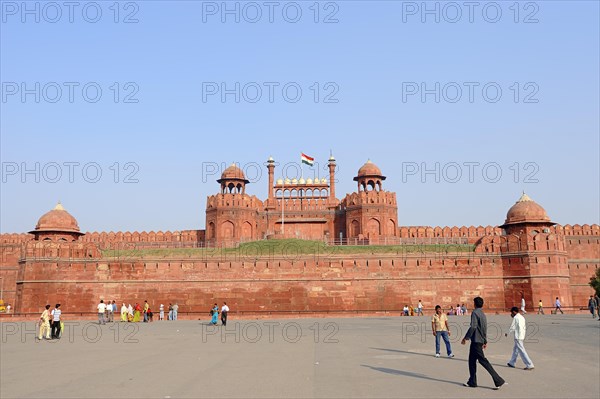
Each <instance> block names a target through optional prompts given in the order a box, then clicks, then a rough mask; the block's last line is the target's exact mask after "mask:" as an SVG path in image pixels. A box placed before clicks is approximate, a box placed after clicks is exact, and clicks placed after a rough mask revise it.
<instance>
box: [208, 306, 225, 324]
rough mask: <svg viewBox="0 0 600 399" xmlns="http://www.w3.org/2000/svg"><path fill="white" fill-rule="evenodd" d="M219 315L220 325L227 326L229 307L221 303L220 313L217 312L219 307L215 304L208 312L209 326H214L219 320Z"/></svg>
mask: <svg viewBox="0 0 600 399" xmlns="http://www.w3.org/2000/svg"><path fill="white" fill-rule="evenodd" d="M219 313H220V314H221V323H222V324H223V325H224V326H226V325H227V314H228V313H229V306H227V302H223V306H221V311H220V312H219V305H217V304H216V303H215V304H214V306H213V307H212V309H211V310H210V313H209V314H210V324H212V325H214V326H216V325H217V323H218V320H219Z"/></svg>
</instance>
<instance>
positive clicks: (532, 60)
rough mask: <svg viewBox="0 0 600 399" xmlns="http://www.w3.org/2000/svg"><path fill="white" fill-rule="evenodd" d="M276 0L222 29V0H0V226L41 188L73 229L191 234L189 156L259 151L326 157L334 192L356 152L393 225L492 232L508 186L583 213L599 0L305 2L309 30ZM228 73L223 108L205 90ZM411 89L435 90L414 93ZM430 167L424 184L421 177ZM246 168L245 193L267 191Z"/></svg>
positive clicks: (200, 191)
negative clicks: (387, 196)
mask: <svg viewBox="0 0 600 399" xmlns="http://www.w3.org/2000/svg"><path fill="white" fill-rule="evenodd" d="M276 3H277V4H276V5H275V6H274V8H273V15H272V18H273V20H272V22H270V21H269V18H270V16H269V11H270V10H269V8H268V6H265V5H264V2H262V1H259V2H257V3H253V4H250V5H248V2H239V3H237V4H238V7H239V10H240V15H239V18H240V22H239V23H236V21H235V15H229V14H224V15H221V14H222V13H221V11H222V10H221V9H220V8H221V4H222V2H220V1H219V2H200V1H137V2H120V5H119V6H120V7H119V11H120V12H119V14H118V15H116V14H115V10H116V8H115V7H114V1H112V0H111V1H107V2H104V1H99V2H97V4H99V6H100V10H101V12H102V15H101V16H100V17H99V18H98V17H96V11H97V10H96V7H95V5H93V4H92V5H90V4H89V2H79V3H78V5H77V6H76V7H75V8H74V9H73V10H69V8H67V7H66V6H61V9H60V10H57V9H52V8H48V7H46V8H44V4H45V3H37V4H38V6H37V7H39V13H38V15H36V12H37V11H35V10H36V9H35V7H36V2H27V4H28V7H29V9H30V10H34V12H33V14H28V13H27V11H26V10H23V9H22V2H21V1H18V2H7V1H2V2H1V6H2V22H1V39H0V46H1V61H0V67H1V76H0V77H1V81H2V93H1V94H2V99H1V100H2V102H1V103H0V105H1V118H0V119H1V121H0V127H1V152H0V154H1V157H2V179H3V181H2V190H1V194H0V198H1V213H0V231H1V232H2V233H7V232H25V231H29V230H31V229H33V228H34V227H35V224H36V222H37V219H38V218H39V217H40V216H41V215H42V214H43V213H45V212H47V211H48V210H50V209H52V208H53V207H54V205H55V204H56V202H57V201H58V200H60V201H62V203H63V205H64V207H65V208H66V209H67V210H68V211H69V212H70V213H71V214H73V215H74V216H75V217H76V218H77V219H78V221H79V225H80V227H81V229H82V230H83V231H111V230H113V231H118V230H123V231H124V230H130V231H133V230H139V231H142V230H146V231H150V230H155V231H158V230H182V229H200V228H204V225H205V213H204V211H205V207H206V197H207V196H208V195H211V194H214V193H216V192H218V190H219V186H218V184H217V183H216V182H215V180H216V179H217V178H218V177H217V176H214V175H212V176H203V168H204V169H205V170H206V168H211V167H212V165H213V164H218V165H221V164H223V165H225V166H227V165H228V164H230V163H231V162H234V161H235V162H238V163H240V164H241V165H242V166H247V170H249V171H254V169H253V165H254V164H255V163H258V164H260V165H262V164H263V163H264V162H265V161H266V160H267V158H268V157H269V156H270V155H272V156H273V157H274V158H275V159H276V161H278V162H282V163H287V162H295V163H298V162H299V161H300V152H305V153H306V154H308V155H310V156H313V157H315V158H316V161H317V162H318V163H319V164H320V166H321V167H323V166H324V164H325V163H326V161H327V158H328V156H329V151H330V150H332V151H333V154H334V156H335V157H336V159H337V161H338V165H339V171H338V175H337V177H338V180H339V182H338V184H337V196H338V198H340V199H342V198H343V196H344V195H345V194H346V193H350V192H352V191H354V190H355V189H356V186H355V182H353V181H352V178H353V177H354V176H355V175H356V172H357V170H358V168H359V167H360V166H361V165H362V164H363V163H364V162H365V161H366V160H367V159H369V158H370V159H371V160H373V162H375V163H376V164H377V165H379V166H380V168H381V169H382V170H383V173H384V174H385V175H386V176H387V177H388V179H387V180H386V182H385V185H384V187H385V188H386V189H387V190H391V191H395V192H396V193H397V198H398V218H399V224H400V225H441V226H446V225H449V226H453V225H459V226H461V225H467V226H468V225H497V224H501V223H503V222H504V218H505V216H506V211H507V210H508V209H509V208H510V206H512V205H513V204H514V202H515V201H516V200H517V199H518V198H519V196H520V194H521V192H522V191H523V190H525V191H526V192H527V194H528V195H529V196H530V197H532V198H533V199H534V200H536V201H537V202H539V203H540V204H541V205H542V206H543V207H544V208H545V209H546V210H547V211H548V213H549V215H550V217H551V218H552V219H553V220H554V221H556V222H558V223H561V224H567V223H571V224H575V223H580V224H583V223H589V224H591V223H598V222H599V219H600V213H599V212H600V211H599V207H600V205H599V204H600V198H599V192H600V187H599V181H600V176H599V170H600V138H599V136H600V133H599V132H600V126H599V109H600V104H599V91H600V90H599V89H600V87H599V72H598V71H599V65H600V63H599V48H600V44H599V37H600V32H599V5H598V2H597V1H538V2H520V3H519V4H518V7H517V8H518V11H519V13H518V15H516V10H517V8H515V7H514V1H509V2H502V1H501V2H497V3H494V4H498V5H499V6H500V11H501V13H502V14H501V16H500V17H499V18H498V17H497V14H496V12H497V9H496V7H495V5H494V4H490V3H489V2H480V3H478V6H477V7H476V8H475V9H474V10H469V9H468V8H467V7H465V6H462V4H463V2H458V3H454V4H458V5H460V7H461V9H459V10H457V9H456V7H454V8H452V7H451V6H448V5H447V2H438V3H436V2H428V3H427V4H428V7H429V8H430V9H434V8H435V7H436V6H437V7H439V10H440V14H439V22H436V21H435V17H436V16H435V15H432V14H425V13H423V10H422V9H421V4H422V2H420V1H419V2H400V1H398V2H394V1H338V2H320V3H319V4H318V8H319V11H320V12H319V15H318V17H317V19H318V21H319V22H318V23H315V22H314V19H315V9H316V8H315V6H314V1H308V2H302V1H300V2H296V3H293V4H291V3H290V2H276ZM58 4H59V5H62V4H63V2H58ZM256 4H258V5H259V7H260V12H261V13H262V15H261V17H260V18H258V17H257V13H256V12H257V8H256V7H255V5H256ZM228 7H230V8H231V9H234V8H235V7H236V3H235V2H229V3H228ZM415 7H416V8H415ZM217 8H218V9H217ZM284 8H285V11H284ZM298 8H299V9H300V10H301V12H302V15H301V17H300V18H299V20H298V22H296V23H292V22H291V21H293V20H294V19H298V18H297V17H296V15H297V14H296V12H297V9H298ZM484 8H485V12H484ZM84 9H85V12H84ZM57 11H58V12H60V13H61V14H60V15H59V14H57ZM70 11H72V19H73V22H70V21H69V18H71V16H70V15H69V13H70ZM457 11H460V13H461V16H460V17H458V16H457V15H458V14H457V13H456V12H457ZM470 11H473V13H472V16H470V15H469V12H470ZM36 17H39V22H36V20H35V18H36ZM222 17H224V18H225V22H222V20H221V18H222ZM115 18H117V21H118V23H115V22H114V19H115ZM422 18H424V19H425V22H422ZM470 18H472V21H470ZM515 18H516V19H517V21H518V22H517V23H515ZM94 19H99V20H98V22H96V23H92V22H90V21H93V20H94ZM255 19H256V20H257V21H256V22H255V23H252V20H255ZM23 20H24V21H25V22H23ZM124 20H128V21H130V22H131V21H133V20H137V23H124V22H125V21H124ZM324 20H328V21H329V22H334V21H335V20H337V22H336V23H335V22H334V23H324ZM494 20H497V22H495V23H494V22H493V21H494ZM535 20H537V22H535ZM53 21H56V22H53ZM453 21H455V22H454V23H453ZM526 21H527V22H534V23H525V22H526ZM36 82H39V90H38V89H36ZM52 82H55V83H52ZM69 82H73V83H69ZM91 82H93V83H91ZM115 82H117V86H118V87H119V98H118V101H117V102H115V98H114V96H115V94H116V87H117V86H113V85H114V83H115ZM211 82H214V83H216V85H214V84H213V83H211ZM236 82H239V83H240V102H239V103H236V102H235V95H234V94H228V95H226V96H225V102H222V100H221V96H220V93H217V94H215V95H211V94H209V92H208V91H207V90H209V89H214V88H215V87H217V88H218V89H219V90H220V85H221V83H224V84H225V85H226V87H227V88H228V89H234V88H235V83H236ZM252 82H256V83H252ZM265 82H267V84H266V85H265ZM268 82H274V83H272V84H271V83H268ZM290 82H295V83H293V84H291V85H288V89H289V90H288V91H287V93H286V95H287V97H285V96H284V94H282V87H283V86H284V85H286V84H288V83H290ZM315 82H317V86H318V87H319V93H318V97H317V102H315V94H316V90H315V87H316V86H313V85H314V83H315ZM436 82H439V84H440V86H439V87H440V89H439V94H440V101H439V102H436V101H435V93H433V92H435V85H436ZM453 82H454V83H453ZM465 82H466V84H465ZM469 82H473V83H469ZM515 82H516V86H515ZM128 83H130V84H129V85H127V84H128ZM421 83H424V85H425V88H426V89H431V90H433V92H432V93H433V94H427V95H426V96H425V98H424V101H423V99H422V98H421V95H420V94H421V93H420V90H421ZM86 84H87V90H88V91H87V93H86V94H85V95H84V94H82V87H83V86H85V85H86ZM269 84H271V85H272V87H273V88H274V97H273V101H272V102H270V101H269V89H268V85H269ZM486 84H487V89H488V91H487V93H486V95H484V94H482V87H483V86H484V85H486ZM69 85H70V87H72V88H73V98H72V99H70V98H69ZM469 85H471V87H473V90H474V92H473V99H472V100H473V101H472V102H471V101H470V99H469ZM57 86H58V87H60V88H61V90H62V92H61V96H60V97H58V94H57V93H58V92H57ZM256 86H260V87H262V97H261V98H260V99H258V101H257V102H254V103H253V102H251V101H253V100H254V99H255V98H256ZM97 87H99V88H100V89H101V90H102V95H101V97H99V100H98V101H97V102H91V101H93V100H94V98H95V96H96V94H95V90H96V88H97ZM244 87H245V89H244ZM297 87H300V89H302V96H301V97H300V99H299V100H298V101H297V102H295V103H293V102H291V100H292V99H293V98H294V96H295V90H296V88H297ZM457 87H459V88H461V90H462V97H460V98H458V100H457V101H456V102H452V101H454V100H456V99H457V91H456V88H457ZM497 87H499V88H500V89H501V90H502V96H501V97H500V98H499V100H498V101H497V102H492V101H493V100H494V97H495V90H496V88H497ZM415 88H416V89H417V90H419V92H418V93H416V94H411V93H412V92H411V91H410V90H413V91H414V90H415ZM517 88H518V97H517V98H516V102H515V96H516V95H517ZM22 89H25V90H30V92H29V94H27V93H26V94H24V95H23V93H22ZM36 95H39V97H40V98H39V102H36ZM126 95H129V98H128V100H137V103H135V102H126V101H125V96H126ZM203 97H204V98H203ZM71 100H72V101H71ZM330 100H337V102H330ZM52 101H56V102H52ZM534 101H536V102H534ZM436 162H437V163H439V165H440V166H439V173H438V175H439V182H436V173H435V172H434V173H432V174H427V175H422V173H421V172H422V167H423V166H424V167H425V168H428V169H434V168H435V164H436ZM36 163H38V164H39V169H38V170H37V171H36ZM75 163H78V165H77V164H75ZM115 163H118V168H117V167H116V165H115ZM470 163H479V165H476V164H470ZM126 164H127V167H126ZM57 165H58V166H59V167H60V173H61V175H60V176H58V175H57V174H56V172H57V168H56V166H57ZM69 165H73V166H72V168H73V169H72V170H73V172H74V173H73V176H72V178H71V179H70V178H69ZM84 165H87V169H86V172H87V174H85V175H83V170H82V169H83V166H84ZM203 165H204V166H203ZM457 165H458V166H460V168H461V173H462V176H457V175H456V172H457V168H456V166H457ZM468 165H473V166H472V170H473V171H474V174H473V176H472V179H470V178H469V166H468ZM484 165H487V169H486V172H487V173H486V174H485V175H484V173H483V166H484ZM415 166H416V167H418V169H419V170H418V171H415ZM23 167H25V168H27V169H31V170H33V172H31V173H29V174H23ZM98 168H99V169H100V170H101V171H102V176H101V177H100V178H99V179H98V178H97V177H96V170H97V169H98ZM115 169H118V170H120V173H119V175H118V176H116V175H115ZM498 169H499V170H500V171H501V173H502V176H501V177H500V178H499V179H498V178H497V177H496V173H497V170H498ZM517 170H518V171H519V173H518V175H516V174H515V172H516V171H517ZM288 171H289V172H290V173H293V171H294V169H293V168H289V169H288ZM262 172H263V173H262V176H260V177H259V178H258V179H254V180H257V181H256V182H254V183H253V184H251V185H250V186H249V187H248V189H247V191H248V192H249V193H250V194H255V195H257V196H258V197H259V198H261V199H264V198H265V197H266V195H267V194H266V193H267V175H266V169H263V171H262ZM252 173H253V174H255V173H254V172H252ZM304 173H305V176H307V175H309V174H310V173H313V172H311V171H310V168H308V167H304ZM411 173H416V174H411ZM129 174H133V175H130V176H129V179H127V176H128V175H129ZM204 174H206V173H204ZM276 174H277V176H278V177H279V176H280V175H281V169H278V170H276ZM320 175H321V176H322V177H323V176H324V175H326V174H325V173H324V170H321V171H320ZM36 179H39V182H36ZM70 180H72V181H70ZM94 180H98V181H97V182H95V183H94V182H93V181H94ZM115 180H117V182H115ZM126 180H129V181H134V182H129V183H126V182H125V181H126ZM136 180H137V182H135V181H136ZM496 180H497V181H496Z"/></svg>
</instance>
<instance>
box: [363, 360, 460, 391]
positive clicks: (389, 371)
mask: <svg viewBox="0 0 600 399" xmlns="http://www.w3.org/2000/svg"><path fill="white" fill-rule="evenodd" d="M361 366H362V367H366V368H369V369H371V370H373V371H379V372H380V373H386V374H392V375H400V376H404V377H412V378H420V379H423V380H428V381H436V382H445V383H446V384H452V385H458V386H462V383H460V382H456V381H448V380H441V379H439V378H432V377H428V376H426V375H425V374H419V373H413V372H410V371H403V370H395V369H388V368H386V367H373V366H368V365H366V364H361Z"/></svg>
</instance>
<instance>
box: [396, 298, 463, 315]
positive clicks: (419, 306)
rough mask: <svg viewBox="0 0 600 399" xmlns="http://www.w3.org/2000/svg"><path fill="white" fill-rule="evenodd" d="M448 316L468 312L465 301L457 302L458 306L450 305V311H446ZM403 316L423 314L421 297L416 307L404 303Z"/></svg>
mask: <svg viewBox="0 0 600 399" xmlns="http://www.w3.org/2000/svg"><path fill="white" fill-rule="evenodd" d="M436 311H437V307H436ZM446 314H447V315H448V316H463V315H466V314H467V306H466V305H465V304H464V303H463V304H462V305H461V304H458V303H457V304H456V308H454V307H452V306H450V309H449V310H448V313H446ZM401 315H402V316H423V303H422V302H421V300H420V299H419V303H418V304H417V307H416V308H413V307H412V306H409V305H404V308H403V309H402V314H401Z"/></svg>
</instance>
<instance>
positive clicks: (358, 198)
mask: <svg viewBox="0 0 600 399" xmlns="http://www.w3.org/2000/svg"><path fill="white" fill-rule="evenodd" d="M363 205H390V206H397V205H398V204H397V203H396V193H394V192H390V191H360V192H358V193H351V194H347V195H346V197H344V199H343V200H342V202H341V204H340V209H342V210H346V209H348V208H352V207H355V206H363Z"/></svg>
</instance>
